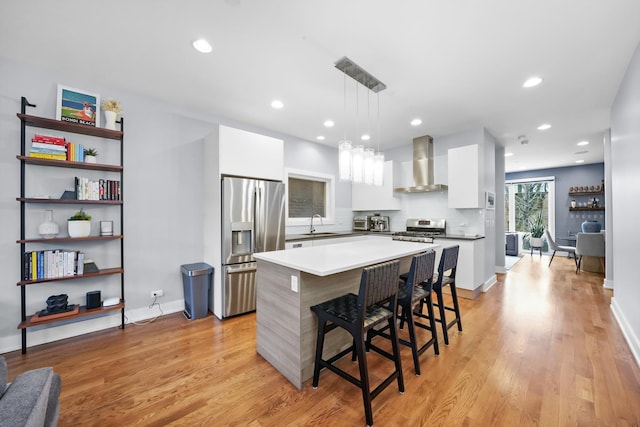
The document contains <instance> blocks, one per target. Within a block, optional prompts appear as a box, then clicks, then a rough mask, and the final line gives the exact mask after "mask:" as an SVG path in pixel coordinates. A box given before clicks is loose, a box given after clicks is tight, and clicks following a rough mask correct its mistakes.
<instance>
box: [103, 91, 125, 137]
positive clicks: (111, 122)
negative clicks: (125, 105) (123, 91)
mask: <svg viewBox="0 0 640 427" xmlns="http://www.w3.org/2000/svg"><path fill="white" fill-rule="evenodd" d="M102 110H103V111H104V118H105V124H104V127H105V128H106V129H111V130H116V118H117V117H118V114H120V113H121V112H122V108H121V107H120V103H119V102H118V101H116V100H115V99H106V100H105V101H103V102H102Z"/></svg>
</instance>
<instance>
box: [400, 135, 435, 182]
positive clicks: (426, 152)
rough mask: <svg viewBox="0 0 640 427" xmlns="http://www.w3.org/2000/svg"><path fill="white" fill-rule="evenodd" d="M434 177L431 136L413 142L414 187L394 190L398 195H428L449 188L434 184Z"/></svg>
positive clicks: (415, 139)
mask: <svg viewBox="0 0 640 427" xmlns="http://www.w3.org/2000/svg"><path fill="white" fill-rule="evenodd" d="M433 181H434V175H433V138H432V137H431V136H429V135H425V136H421V137H419V138H414V140H413V186H411V187H399V188H394V189H393V191H395V192H397V193H426V192H429V191H443V190H446V189H447V188H448V187H447V186H446V185H444V184H434V183H433Z"/></svg>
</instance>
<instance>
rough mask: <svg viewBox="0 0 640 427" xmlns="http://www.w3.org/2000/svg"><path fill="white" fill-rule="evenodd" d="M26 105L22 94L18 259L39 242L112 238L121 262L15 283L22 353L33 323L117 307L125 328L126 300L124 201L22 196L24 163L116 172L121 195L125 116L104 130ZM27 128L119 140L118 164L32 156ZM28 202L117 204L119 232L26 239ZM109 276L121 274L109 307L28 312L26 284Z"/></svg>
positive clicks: (72, 317)
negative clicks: (44, 314)
mask: <svg viewBox="0 0 640 427" xmlns="http://www.w3.org/2000/svg"><path fill="white" fill-rule="evenodd" d="M27 107H36V106H35V105H34V104H30V103H29V101H27V99H26V98H25V97H22V107H21V111H20V113H19V114H17V116H18V118H19V119H20V123H21V127H20V155H18V156H16V158H17V159H18V160H19V161H20V197H17V198H16V200H17V201H18V202H19V203H20V239H19V240H17V242H16V243H18V244H19V245H20V259H21V260H22V257H23V256H24V253H25V252H26V251H27V245H38V244H42V243H56V242H65V243H82V242H97V243H101V242H108V241H113V240H119V241H120V265H119V266H114V267H109V268H103V269H101V270H99V271H98V272H95V273H86V274H82V275H75V276H68V277H57V278H47V279H38V280H20V281H19V282H18V283H17V285H18V286H20V299H21V302H20V307H21V315H22V319H21V322H20V324H18V329H20V330H21V332H22V354H25V353H26V352H27V330H28V329H29V328H31V327H34V326H41V325H53V324H55V323H57V322H63V321H68V320H70V319H83V318H90V317H95V316H98V315H101V314H103V313H106V312H112V311H116V310H120V313H121V314H120V315H121V321H120V327H121V328H123V329H124V327H125V316H124V308H125V299H124V234H123V230H124V203H123V201H122V196H121V197H120V199H121V200H75V199H40V198H29V197H26V195H25V183H26V168H27V166H36V167H40V166H44V167H55V168H71V169H88V170H97V171H104V172H115V173H118V174H119V176H120V191H121V194H123V191H124V173H123V172H124V167H123V164H124V163H123V161H124V150H123V148H124V119H120V122H119V123H120V130H110V129H103V128H97V127H91V126H85V125H80V124H75V123H69V122H63V121H60V120H53V119H48V118H44V117H37V116H33V115H29V114H27V111H26V110H27ZM27 127H36V128H42V129H49V130H56V131H61V132H66V133H74V134H81V135H88V136H93V137H97V138H103V139H110V140H114V141H117V142H119V144H120V164H118V165H112V164H96V163H83V162H72V161H66V160H53V159H41V158H35V157H29V155H28V154H27V141H26V133H27V132H26V130H27ZM27 204H58V205H80V206H83V205H94V206H98V207H99V206H114V205H115V206H119V207H120V229H121V233H120V234H117V235H113V236H89V237H78V238H73V237H58V238H53V239H43V238H27V236H26V232H25V230H26V218H25V213H26V205H27ZM22 264H23V263H21V265H20V278H21V279H22V278H23V277H24V276H23V274H24V266H23V265H22ZM111 275H119V276H120V301H119V303H118V304H116V305H112V306H108V307H99V308H92V309H87V308H86V306H81V307H80V309H79V311H78V312H77V313H76V314H73V315H68V316H64V317H52V318H48V319H42V318H40V319H38V320H37V321H35V322H34V321H33V317H34V316H32V315H27V309H26V306H27V287H28V286H33V285H45V284H47V283H50V282H59V281H67V280H79V279H87V278H97V277H104V276H111Z"/></svg>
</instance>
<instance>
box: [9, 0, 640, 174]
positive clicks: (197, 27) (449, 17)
mask: <svg viewBox="0 0 640 427" xmlns="http://www.w3.org/2000/svg"><path fill="white" fill-rule="evenodd" d="M639 18H640V1H638V0H606V1H602V0H537V1H532V0H530V1H525V0H517V1H514V0H482V1H478V0H455V1H443V0H438V1H436V0H403V1H398V2H391V1H382V0H323V1H319V0H316V1H311V0H307V1H304V0H270V1H267V0H225V1H222V0H218V1H214V0H183V1H180V2H178V1H166V0H165V1H157V0H156V1H152V0H135V1H131V0H111V1H108V2H77V1H73V2H72V1H68V0H58V1H55V2H54V1H50V0H39V1H38V0H22V1H12V2H9V1H3V2H2V4H1V5H0V56H1V57H5V58H8V59H13V60H17V61H20V62H26V63H30V64H34V65H37V66H41V67H51V68H55V69H59V70H63V71H64V72H65V73H68V75H69V76H74V75H77V76H82V78H83V79H86V77H87V76H94V77H95V79H96V80H99V81H100V83H101V84H104V85H108V86H110V87H114V88H118V89H123V90H128V91H131V92H134V93H139V94H143V95H148V96H151V97H154V98H158V99H161V100H164V101H167V102H170V103H173V104H175V105H178V106H184V107H186V108H189V109H192V110H194V111H199V112H201V113H205V114H206V113H210V114H211V115H214V116H218V117H224V118H228V119H231V120H236V121H240V122H244V123H249V124H252V125H255V126H258V127H261V128H265V129H270V130H273V131H277V132H282V133H285V134H290V135H294V136H296V137H299V138H302V139H307V140H311V141H316V139H315V138H316V136H318V135H325V136H326V140H325V141H324V143H325V144H327V145H331V146H333V147H337V144H338V141H339V140H340V139H342V135H343V133H344V130H345V120H344V118H345V113H344V107H343V101H344V99H343V98H344V96H343V75H342V73H341V72H340V71H338V70H337V69H335V68H334V66H333V64H334V62H336V61H337V60H338V59H340V58H341V57H343V56H347V57H349V58H350V59H351V60H353V61H355V62H356V63H357V64H358V65H360V66H362V67H363V68H365V69H366V70H367V71H368V72H370V73H371V74H373V75H374V76H375V77H377V78H378V79H380V80H381V81H382V82H384V83H385V84H386V85H387V89H386V90H384V91H382V92H380V94H379V100H380V133H381V138H380V148H381V149H382V150H384V149H389V148H392V147H397V146H401V145H406V144H409V143H410V142H411V140H412V138H414V137H417V136H421V135H424V134H430V135H432V136H434V137H438V136H440V135H447V134H451V133H455V132H459V131H464V130H469V129H473V128H478V127H480V126H484V127H486V128H487V129H488V130H489V131H490V132H491V133H492V134H493V135H494V136H495V137H496V138H497V139H498V141H499V142H500V144H501V145H503V146H505V147H506V151H507V152H513V153H514V156H512V157H509V158H507V161H506V165H507V171H516V170H519V169H538V168H546V167H555V166H566V165H574V164H575V160H576V159H578V158H580V159H584V160H585V163H594V162H601V161H603V149H602V134H603V131H604V130H605V129H607V128H608V127H609V108H610V106H611V104H612V102H613V100H614V98H615V96H616V90H617V88H618V85H619V83H620V81H621V79H622V76H623V73H624V71H625V69H626V67H627V65H628V63H629V60H630V59H631V56H632V54H633V51H634V49H635V48H636V46H637V45H638V43H639V41H640V25H639V24H638V22H639ZM199 37H205V38H207V39H208V40H209V41H210V42H211V43H212V44H213V46H214V51H213V53H211V54H207V55H205V54H201V53H198V52H196V51H195V50H194V49H193V48H192V47H191V42H192V41H193V40H194V39H196V38H199ZM532 75H539V76H542V77H543V78H544V81H543V83H542V84H541V85H540V86H538V87H536V88H531V89H523V88H522V83H523V82H524V80H525V79H527V78H528V77H530V76H532ZM69 83H70V82H66V84H69ZM347 86H348V93H347V108H348V112H347V120H346V121H347V122H348V123H347V125H348V129H347V135H348V137H349V139H352V140H354V139H356V133H357V132H356V129H355V123H356V111H355V100H356V94H355V87H356V84H355V83H354V81H353V80H350V79H349V81H348V85H347ZM276 98H277V99H280V100H282V101H283V102H284V108H283V109H282V110H274V109H272V108H271V107H270V103H271V101H272V100H273V99H276ZM358 99H359V103H358V104H359V116H358V117H359V120H358V121H359V125H360V130H361V131H363V130H364V129H365V128H366V125H367V97H366V91H365V90H364V88H363V86H360V90H359V98H358ZM369 101H370V116H371V128H372V129H371V132H372V134H373V135H374V142H373V145H374V146H375V145H377V141H376V140H375V135H376V132H375V131H376V130H377V128H378V124H377V120H376V115H377V107H376V105H377V104H376V96H375V95H373V94H372V95H371V97H370V98H369ZM124 108H125V110H126V105H125V106H124ZM415 117H419V118H421V119H422V120H423V123H422V125H420V126H418V127H412V126H410V125H409V122H410V120H411V119H413V118H415ZM328 118H331V119H333V120H334V121H335V123H336V126H335V127H334V128H333V129H326V128H324V127H323V125H322V123H323V121H324V120H325V119H328ZM542 123H550V124H551V125H552V127H551V129H549V130H547V131H544V132H542V131H538V130H536V127H537V126H538V125H540V124H542ZM518 135H526V136H527V139H528V140H529V144H528V145H521V144H520V143H519V142H518ZM584 139H587V140H589V141H590V144H589V146H588V147H586V150H588V153H585V154H582V155H576V154H575V153H576V152H577V151H584V150H585V148H582V147H577V146H576V143H577V142H578V141H580V140H584Z"/></svg>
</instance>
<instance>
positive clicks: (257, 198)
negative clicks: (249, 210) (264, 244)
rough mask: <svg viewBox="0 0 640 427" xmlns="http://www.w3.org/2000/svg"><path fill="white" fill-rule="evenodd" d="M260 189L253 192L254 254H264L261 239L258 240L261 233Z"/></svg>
mask: <svg viewBox="0 0 640 427" xmlns="http://www.w3.org/2000/svg"><path fill="white" fill-rule="evenodd" d="M259 206H260V188H256V189H255V190H254V192H253V232H252V233H251V234H252V238H253V252H262V250H261V249H260V248H259V247H258V244H259V243H260V239H258V237H257V236H258V235H259V233H260V219H261V218H260V216H259V214H260V211H259Z"/></svg>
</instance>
